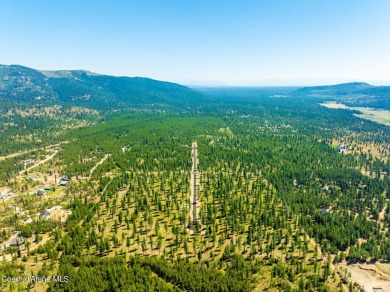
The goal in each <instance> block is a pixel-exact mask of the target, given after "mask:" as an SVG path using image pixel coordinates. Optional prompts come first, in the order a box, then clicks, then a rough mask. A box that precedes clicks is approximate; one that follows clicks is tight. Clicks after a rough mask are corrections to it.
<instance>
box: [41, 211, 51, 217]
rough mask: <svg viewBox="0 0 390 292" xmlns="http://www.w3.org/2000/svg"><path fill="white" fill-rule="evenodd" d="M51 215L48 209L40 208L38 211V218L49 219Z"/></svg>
mask: <svg viewBox="0 0 390 292" xmlns="http://www.w3.org/2000/svg"><path fill="white" fill-rule="evenodd" d="M50 217H51V213H50V212H49V211H48V210H42V211H41V213H39V218H41V219H49V218H50Z"/></svg>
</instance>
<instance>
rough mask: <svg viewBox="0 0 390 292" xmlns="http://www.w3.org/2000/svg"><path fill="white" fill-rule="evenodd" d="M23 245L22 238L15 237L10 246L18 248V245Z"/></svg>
mask: <svg viewBox="0 0 390 292" xmlns="http://www.w3.org/2000/svg"><path fill="white" fill-rule="evenodd" d="M23 243H24V238H23V237H21V236H17V237H15V238H14V239H12V241H11V245H17V246H19V245H22V244H23Z"/></svg>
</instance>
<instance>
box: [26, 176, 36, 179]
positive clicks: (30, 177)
mask: <svg viewBox="0 0 390 292" xmlns="http://www.w3.org/2000/svg"><path fill="white" fill-rule="evenodd" d="M27 179H28V180H37V177H36V176H29V177H28V178H27Z"/></svg>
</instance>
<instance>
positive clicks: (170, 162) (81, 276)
mask: <svg viewBox="0 0 390 292" xmlns="http://www.w3.org/2000/svg"><path fill="white" fill-rule="evenodd" d="M26 74H27V73H26ZM29 74H30V73H29ZM44 74H45V75H42V76H46V77H42V78H43V80H44V79H45V78H49V79H48V80H46V81H47V82H48V84H49V85H50V82H54V83H55V82H57V81H58V82H59V83H62V81H61V78H65V79H66V80H67V81H66V82H68V83H62V84H67V85H66V86H65V87H66V88H70V90H73V89H72V88H73V86H72V85H71V84H72V83H73V82H76V84H78V82H79V81H78V80H76V79H80V80H83V83H82V84H89V85H88V86H87V87H88V88H91V87H92V88H93V85H92V83H94V82H95V81H96V80H99V78H102V80H103V79H104V80H105V81H104V82H106V83H105V84H106V85H105V86H106V87H105V88H110V94H113V96H114V95H115V98H116V100H117V101H118V103H119V102H121V101H120V98H119V97H120V96H122V95H125V94H126V92H131V90H132V89H131V88H133V87H132V86H133V85H129V88H127V89H125V88H126V82H127V80H128V79H126V78H124V79H121V78H114V77H112V79H110V78H109V79H106V77H100V76H96V75H93V74H90V73H86V72H68V71H62V72H56V73H48V72H44ZM48 76H50V77H48ZM69 76H72V77H69ZM76 77H77V78H76ZM68 78H69V79H68ZM75 78H76V79H75ZM53 80H54V81H53ZM133 81H134V82H135V83H136V84H138V85H137V86H141V87H143V88H144V87H145V86H149V85H150V84H154V85H153V86H154V88H155V90H156V92H157V91H158V92H164V90H172V86H173V88H176V87H175V86H174V85H170V84H165V83H159V82H157V83H154V81H150V80H144V79H137V80H133ZM15 82H16V81H15ZM88 82H92V83H88ZM96 82H97V81H96ZM104 82H103V81H99V82H97V83H99V84H103V83H104ZM54 83H53V84H54ZM145 84H148V85H145ZM17 86H19V85H17ZM56 86H58V85H50V88H56ZM87 87H86V88H87ZM29 88H30V89H31V87H29ZM45 88H46V87H45ZM76 88H77V86H76ZM30 89H29V90H30ZM181 89H182V88H181V87H178V90H179V91H180V92H181V93H183V94H185V92H187V93H188V94H189V95H186V97H185V98H184V99H185V100H191V98H192V96H193V95H192V94H196V95H197V96H207V98H205V99H199V100H198V102H197V105H196V107H195V106H194V107H188V106H187V105H183V104H180V103H179V102H178V103H177V104H176V106H175V107H173V106H172V107H165V106H164V107H165V108H164V109H162V108H159V109H155V108H153V107H152V106H151V107H149V108H148V107H145V106H142V107H139V106H138V105H137V104H136V103H135V104H134V107H132V106H131V103H130V104H128V107H127V108H120V109H119V108H118V109H103V108H95V107H94V106H91V107H89V106H88V104H87V102H88V101H87V100H84V101H83V102H86V103H85V104H84V105H80V104H77V103H78V101H77V100H73V101H72V102H71V101H67V102H69V103H70V104H65V100H68V99H69V98H70V96H72V95H73V93H67V92H66V90H65V88H64V90H60V91H61V92H62V94H63V96H60V95H54V96H53V97H52V98H51V100H53V101H55V102H53V103H51V104H50V103H47V104H45V105H43V104H41V102H40V100H36V99H35V100H30V101H29V103H30V105H29V104H27V103H23V102H22V103H20V104H19V105H18V107H15V104H14V103H13V102H10V101H8V102H6V103H4V105H5V106H4V107H3V109H2V112H1V117H2V119H3V121H7V122H6V123H4V124H3V125H2V127H3V128H2V133H3V135H2V136H1V139H3V140H2V143H1V147H2V148H1V150H2V151H3V156H2V157H1V161H0V187H1V190H2V194H4V197H2V199H1V201H0V202H1V204H0V214H1V220H0V240H1V245H2V246H4V248H3V249H1V250H0V259H1V260H2V263H1V264H0V269H1V272H2V274H5V275H10V277H11V276H14V277H17V276H25V275H38V276H40V277H48V276H61V277H62V278H63V279H64V278H65V277H68V279H69V281H66V282H62V283H61V282H54V281H51V282H50V283H48V282H28V283H26V282H23V281H22V282H12V281H11V282H2V283H1V285H2V286H1V287H2V288H3V289H9V290H11V289H13V290H17V289H20V290H22V289H25V288H27V287H28V288H30V289H32V290H35V291H42V290H48V291H150V290H151V289H158V290H160V291H188V290H191V291H252V290H260V291H263V290H268V291H346V290H349V291H358V289H359V285H358V284H356V283H354V282H355V281H354V280H353V279H354V278H352V276H353V275H352V276H351V275H350V273H351V271H352V272H353V271H354V270H351V267H352V266H354V265H355V264H356V263H358V264H359V265H361V266H365V265H371V266H372V265H376V266H375V267H376V268H377V269H379V268H381V269H384V270H385V269H386V267H387V266H386V265H387V264H386V263H387V262H388V260H389V259H390V240H389V230H390V229H389V227H390V202H389V199H390V179H389V175H388V174H389V173H390V161H389V156H390V146H389V145H390V128H389V127H386V126H384V125H380V124H377V123H374V122H371V121H366V120H362V119H360V118H358V117H355V116H354V115H353V113H352V112H350V111H345V110H337V111H336V110H332V109H328V108H324V107H321V106H320V105H318V104H317V101H318V100H313V99H312V98H311V97H310V96H305V97H302V95H296V94H295V93H294V92H295V90H296V88H266V89H256V88H246V89H240V88H232V89H226V88H225V89H215V88H214V89H202V93H193V92H192V91H191V90H189V89H185V90H184V91H181ZM31 90H32V89H31ZM39 90H42V89H37V88H33V91H32V92H34V93H31V94H36V92H38V91H39ZM45 92H46V91H45ZM47 92H48V91H47ZM54 92H56V90H54ZM69 92H70V91H69ZM150 92H154V91H150ZM110 94H108V95H104V98H111V97H110ZM153 94H154V93H153ZM153 94H152V95H153ZM156 94H157V93H156ZM161 94H162V93H161ZM152 95H151V96H152ZM167 95H168V93H167ZM107 96H108V97H107ZM139 96H140V98H139V100H140V102H143V101H142V96H144V97H145V101H146V100H148V102H149V101H151V100H153V99H152V97H151V96H150V97H148V95H143V94H140V95H139ZM91 98H92V97H91ZM102 98H103V95H102ZM162 98H165V97H164V94H162ZM169 98H172V100H177V99H178V98H179V96H178V95H175V94H172V95H169ZM73 102H75V103H76V104H73ZM42 113H45V114H42ZM11 118H12V120H11ZM193 142H197V145H198V156H197V159H198V160H199V161H198V169H197V176H198V178H199V181H198V182H197V183H194V182H192V181H191V172H192V170H193V169H192V163H193V161H192V159H191V155H192V152H191V145H192V143H193ZM340 145H344V146H345V147H344V148H342V149H343V151H341V150H340V149H341V148H340V147H338V146H340ZM14 146H15V147H16V148H14V149H15V151H12V149H13V148H12V147H14ZM18 147H19V148H18ZM15 152H16V153H15ZM4 154H7V155H8V156H4ZM193 184H195V187H196V189H197V191H198V206H199V209H200V210H199V219H198V220H197V223H196V224H195V225H194V226H193V225H192V223H191V212H192V208H193V207H192V206H191V199H190V194H191V189H192V188H193V187H194V186H193ZM42 211H47V212H49V214H50V215H48V216H46V215H45V214H46V213H45V212H44V213H42ZM16 237H22V238H23V240H25V241H24V242H20V243H19V242H18V243H16V244H12V241H13V240H14V239H15V238H16ZM371 266H370V268H371ZM380 273H381V275H383V276H382V278H383V279H390V278H386V277H390V275H388V274H386V272H383V271H382V270H381V272H380Z"/></svg>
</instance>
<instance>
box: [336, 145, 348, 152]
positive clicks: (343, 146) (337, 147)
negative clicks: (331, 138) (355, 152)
mask: <svg viewBox="0 0 390 292" xmlns="http://www.w3.org/2000/svg"><path fill="white" fill-rule="evenodd" d="M336 149H337V151H338V152H340V153H344V152H345V151H346V150H347V146H345V145H344V144H340V145H337V146H336Z"/></svg>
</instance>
